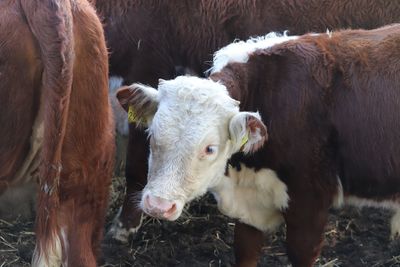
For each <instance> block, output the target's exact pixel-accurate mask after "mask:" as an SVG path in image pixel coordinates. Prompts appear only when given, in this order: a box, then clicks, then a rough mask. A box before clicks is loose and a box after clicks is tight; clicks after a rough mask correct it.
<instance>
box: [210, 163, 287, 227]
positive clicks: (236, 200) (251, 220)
mask: <svg viewBox="0 0 400 267" xmlns="http://www.w3.org/2000/svg"><path fill="white" fill-rule="evenodd" d="M210 191H211V192H212V193H213V194H214V196H215V198H216V200H217V202H218V208H219V210H220V211H221V212H222V213H223V214H225V215H227V216H229V217H232V218H236V219H239V220H240V221H241V222H243V223H246V224H249V225H252V226H254V227H255V228H257V229H259V230H261V231H264V232H267V231H273V230H275V229H276V227H277V226H279V225H280V224H281V223H282V222H283V217H282V214H281V211H282V210H284V209H286V208H287V207H288V204H289V195H288V194H287V187H286V185H285V184H284V183H283V182H282V181H281V180H279V178H278V177H277V175H276V173H275V172H274V171H272V170H270V169H261V170H259V171H257V172H255V171H254V169H250V168H246V167H245V166H244V165H241V170H240V171H239V172H238V171H237V170H236V169H234V168H232V167H231V166H229V177H228V176H224V177H222V178H221V181H220V183H219V184H218V185H217V186H216V187H214V188H212V189H211V190H210Z"/></svg>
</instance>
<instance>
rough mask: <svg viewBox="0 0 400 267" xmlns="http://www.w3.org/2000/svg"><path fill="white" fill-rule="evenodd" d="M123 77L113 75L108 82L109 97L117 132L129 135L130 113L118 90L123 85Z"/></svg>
mask: <svg viewBox="0 0 400 267" xmlns="http://www.w3.org/2000/svg"><path fill="white" fill-rule="evenodd" d="M122 82H123V79H122V78H121V77H117V76H111V77H110V79H109V83H108V97H109V98H110V102H111V107H112V110H113V114H114V120H115V128H116V130H117V133H119V134H121V135H123V136H128V135H129V124H128V115H127V113H126V111H125V110H124V109H123V108H122V106H121V105H120V103H119V101H118V99H117V97H116V92H117V90H118V89H119V88H120V87H121V86H122Z"/></svg>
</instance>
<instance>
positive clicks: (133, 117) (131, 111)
mask: <svg viewBox="0 0 400 267" xmlns="http://www.w3.org/2000/svg"><path fill="white" fill-rule="evenodd" d="M137 121H138V120H137V118H136V114H135V110H134V109H133V107H132V106H129V109H128V122H129V123H135V122H137Z"/></svg>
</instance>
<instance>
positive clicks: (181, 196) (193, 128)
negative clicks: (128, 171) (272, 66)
mask: <svg viewBox="0 0 400 267" xmlns="http://www.w3.org/2000/svg"><path fill="white" fill-rule="evenodd" d="M117 97H118V99H119V101H120V103H121V104H122V106H123V107H124V108H125V109H126V110H129V112H128V115H129V116H130V119H131V120H136V121H141V122H142V123H144V124H145V125H147V127H148V133H149V139H150V156H149V173H148V183H147V185H146V187H145V188H144V190H143V194H142V200H141V207H142V209H143V210H144V211H145V212H146V213H148V214H150V215H152V216H155V217H159V218H164V219H168V220H175V219H177V218H178V217H179V216H180V214H181V212H182V208H183V206H184V205H185V203H187V202H189V201H190V200H192V199H194V198H196V197H198V196H201V195H203V194H204V193H205V192H206V191H207V190H208V189H209V188H212V187H214V186H216V185H217V184H218V183H219V181H220V178H221V177H222V176H223V175H224V172H225V167H226V163H227V160H228V159H229V158H230V157H231V155H232V154H233V153H236V152H238V151H240V150H242V151H243V152H245V153H250V152H253V151H255V150H257V149H258V148H260V147H261V146H262V144H263V143H264V141H265V140H266V138H267V131H266V127H265V125H264V124H263V123H262V121H261V119H260V116H259V115H258V114H257V113H250V112H239V102H237V101H236V100H234V99H232V98H230V97H229V95H228V92H227V90H226V88H225V86H223V85H222V84H219V83H216V82H213V81H211V80H208V79H200V78H196V77H187V76H186V77H184V76H181V77H178V78H176V79H174V80H170V81H161V82H160V84H159V87H158V91H157V90H156V89H154V88H151V87H147V86H143V85H139V84H133V85H131V86H130V87H126V88H123V89H120V90H119V92H118V93H117Z"/></svg>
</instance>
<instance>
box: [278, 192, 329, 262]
mask: <svg viewBox="0 0 400 267" xmlns="http://www.w3.org/2000/svg"><path fill="white" fill-rule="evenodd" d="M318 195H320V194H319V193H316V192H313V191H312V190H309V191H307V192H305V193H304V194H301V196H299V197H296V196H294V197H293V198H291V201H290V204H289V208H288V210H287V212H286V213H285V221H286V229H287V232H286V242H287V253H288V257H289V260H290V261H291V263H292V265H293V266H294V267H311V266H313V264H314V261H315V260H316V258H317V257H318V255H319V253H320V250H321V246H322V240H323V233H324V229H325V225H326V222H327V218H328V209H329V206H330V204H329V203H330V201H327V198H329V196H327V195H325V196H321V197H317V196H318Z"/></svg>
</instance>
